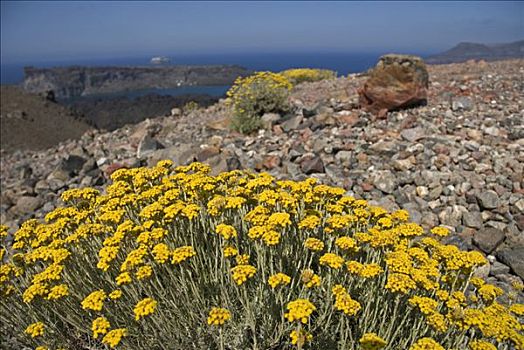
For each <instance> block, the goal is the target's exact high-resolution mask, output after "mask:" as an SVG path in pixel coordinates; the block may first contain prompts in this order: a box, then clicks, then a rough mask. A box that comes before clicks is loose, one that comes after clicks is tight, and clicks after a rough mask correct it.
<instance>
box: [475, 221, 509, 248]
mask: <svg viewBox="0 0 524 350" xmlns="http://www.w3.org/2000/svg"><path fill="white" fill-rule="evenodd" d="M505 237H506V236H505V235H504V232H502V231H501V230H497V229H496V228H492V227H487V228H484V229H481V230H479V231H478V232H477V233H475V235H474V236H473V243H474V244H475V245H476V246H477V247H479V248H480V249H481V250H482V251H483V252H484V253H486V254H489V253H491V252H492V251H494V250H495V249H496V248H497V247H498V246H499V245H500V244H501V243H502V242H503V241H504V238H505Z"/></svg>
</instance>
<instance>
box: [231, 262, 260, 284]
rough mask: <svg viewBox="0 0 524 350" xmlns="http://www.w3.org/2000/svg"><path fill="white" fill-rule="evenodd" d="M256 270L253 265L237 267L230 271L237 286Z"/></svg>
mask: <svg viewBox="0 0 524 350" xmlns="http://www.w3.org/2000/svg"><path fill="white" fill-rule="evenodd" d="M256 272H257V269H256V268H255V267H254V266H253V265H237V266H235V267H233V268H232V269H231V274H232V276H233V280H234V281H235V282H236V284H238V285H239V286H240V285H242V284H243V283H244V282H246V281H247V280H248V278H251V277H253V276H254V275H255V273H256Z"/></svg>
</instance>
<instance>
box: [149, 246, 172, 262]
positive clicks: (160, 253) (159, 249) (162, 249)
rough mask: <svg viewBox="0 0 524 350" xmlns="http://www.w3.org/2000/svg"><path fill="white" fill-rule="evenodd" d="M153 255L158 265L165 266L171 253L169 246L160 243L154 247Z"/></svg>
mask: <svg viewBox="0 0 524 350" xmlns="http://www.w3.org/2000/svg"><path fill="white" fill-rule="evenodd" d="M152 254H153V258H154V259H155V261H156V262H157V263H159V264H164V263H165V262H167V261H168V260H169V255H170V254H171V252H170V251H169V247H168V246H167V244H165V243H158V244H157V245H155V246H154V247H153V250H152Z"/></svg>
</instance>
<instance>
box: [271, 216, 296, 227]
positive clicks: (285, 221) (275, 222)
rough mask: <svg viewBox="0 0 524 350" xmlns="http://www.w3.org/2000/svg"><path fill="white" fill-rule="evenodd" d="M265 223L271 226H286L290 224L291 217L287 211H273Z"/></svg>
mask: <svg viewBox="0 0 524 350" xmlns="http://www.w3.org/2000/svg"><path fill="white" fill-rule="evenodd" d="M267 223H268V225H269V226H271V227H278V226H280V227H286V226H288V225H291V219H290V216H289V214H288V213H273V214H271V216H270V217H269V219H268V221H267Z"/></svg>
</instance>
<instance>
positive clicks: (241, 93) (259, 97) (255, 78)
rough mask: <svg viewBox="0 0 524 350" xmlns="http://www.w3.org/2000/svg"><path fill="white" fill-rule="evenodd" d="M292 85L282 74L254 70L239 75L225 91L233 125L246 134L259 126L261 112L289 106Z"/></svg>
mask: <svg viewBox="0 0 524 350" xmlns="http://www.w3.org/2000/svg"><path fill="white" fill-rule="evenodd" d="M291 88H292V84H291V83H290V82H289V80H287V78H285V77H284V76H283V75H281V74H277V73H272V72H257V73H255V74H253V75H251V76H248V77H239V78H238V79H237V80H235V83H234V84H233V86H232V87H231V89H229V91H228V92H227V96H228V101H229V102H230V103H231V104H232V106H233V110H234V117H233V119H232V127H233V128H234V129H236V130H237V131H240V132H244V133H249V132H251V131H254V130H256V129H258V128H259V127H261V126H262V123H261V120H260V117H261V116H262V115H263V114H264V113H272V112H279V111H284V110H286V109H287V108H288V101H287V99H288V96H289V91H290V90H291Z"/></svg>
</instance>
